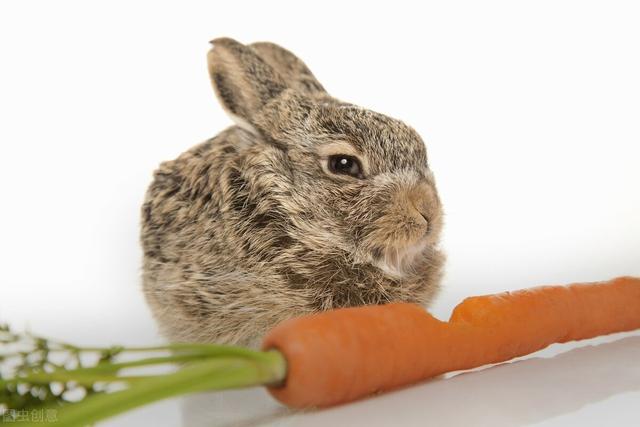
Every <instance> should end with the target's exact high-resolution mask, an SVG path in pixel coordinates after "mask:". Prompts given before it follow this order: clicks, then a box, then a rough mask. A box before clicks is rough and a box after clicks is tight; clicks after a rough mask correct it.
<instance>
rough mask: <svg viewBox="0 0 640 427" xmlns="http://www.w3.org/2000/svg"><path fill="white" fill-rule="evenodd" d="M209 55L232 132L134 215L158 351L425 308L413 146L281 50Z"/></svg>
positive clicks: (435, 223)
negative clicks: (404, 306) (394, 305)
mask: <svg viewBox="0 0 640 427" xmlns="http://www.w3.org/2000/svg"><path fill="white" fill-rule="evenodd" d="M212 43H213V46H214V47H213V48H212V49H211V51H210V52H209V55H208V61H209V72H210V75H211V81H212V84H213V87H214V89H215V92H216V94H217V96H218V99H219V100H220V102H221V103H222V106H223V107H224V109H225V110H226V111H227V112H228V113H229V114H230V115H231V117H232V118H233V120H234V121H235V122H236V125H235V126H232V127H230V128H228V129H226V130H224V131H223V132H221V133H220V134H219V135H217V136H216V137H214V138H212V139H210V140H208V141H206V142H204V143H201V144H200V145H197V146H195V147H193V148H192V149H190V150H189V151H187V152H185V153H184V154H182V155H181V156H180V157H178V158H177V159H175V160H172V161H168V162H164V163H162V164H161V165H160V167H159V169H158V170H157V171H156V172H155V174H154V180H153V183H152V184H151V186H150V187H149V190H148V192H147V194H146V198H145V202H144V205H143V207H142V235H141V240H142V246H143V249H144V265H143V282H144V291H145V294H146V298H147V301H148V303H149V305H150V306H151V308H152V311H153V313H154V316H155V318H156V320H157V321H158V323H159V325H160V328H161V331H162V332H163V333H164V335H165V336H167V338H169V339H171V340H174V341H203V342H217V343H226V344H243V345H256V344H257V343H258V339H259V338H260V337H261V336H262V334H264V332H266V330H268V329H269V328H271V327H272V326H274V325H275V324H276V323H277V322H280V321H282V320H284V319H287V318H290V317H293V316H297V315H302V314H307V313H312V312H316V311H319V310H328V309H332V308H337V307H347V306H356V305H363V304H382V303H386V302H389V301H409V302H415V303H419V304H427V303H429V302H430V301H431V300H432V299H433V297H434V295H435V294H436V292H437V290H438V287H439V282H440V278H441V271H442V265H443V261H444V256H443V254H442V253H441V252H440V250H439V249H438V242H439V235H440V230H441V227H442V216H443V215H442V208H441V204H440V200H439V198H438V193H437V191H436V186H435V182H434V178H433V175H432V173H431V171H430V169H429V166H428V163H427V154H426V149H425V145H424V143H423V141H422V139H421V138H420V136H419V135H418V134H417V133H416V132H415V131H414V130H413V129H412V128H410V127H409V126H407V125H405V124H404V123H402V122H400V121H398V120H395V119H392V118H390V117H387V116H384V115H382V114H378V113H375V112H372V111H369V110H366V109H363V108H360V107H357V106H355V105H352V104H348V103H345V102H342V101H339V100H337V99H335V98H333V97H331V96H330V95H328V94H327V92H325V90H324V88H323V87H322V85H321V84H320V83H319V82H318V81H317V80H316V79H315V77H314V76H313V75H312V74H311V72H310V71H309V69H308V68H307V67H306V65H305V64H304V63H303V62H302V61H301V60H300V59H298V58H297V57H296V56H294V55H293V54H292V53H291V52H289V51H287V50H285V49H283V48H281V47H280V46H277V45H275V44H272V43H254V44H251V45H243V44H241V43H239V42H237V41H235V40H232V39H228V38H221V39H216V40H214V41H213V42H212Z"/></svg>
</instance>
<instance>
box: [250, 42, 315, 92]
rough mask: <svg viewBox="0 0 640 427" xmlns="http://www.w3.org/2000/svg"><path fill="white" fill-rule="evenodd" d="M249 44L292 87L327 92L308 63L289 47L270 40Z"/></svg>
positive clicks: (300, 89) (303, 90)
mask: <svg viewBox="0 0 640 427" xmlns="http://www.w3.org/2000/svg"><path fill="white" fill-rule="evenodd" d="M249 46H251V47H252V48H253V49H254V50H255V51H256V52H258V54H259V55H260V56H261V57H262V59H264V60H265V61H266V62H267V63H269V65H271V66H272V67H273V68H274V69H275V70H277V72H278V73H279V74H280V75H281V76H282V78H283V79H284V80H285V81H286V82H287V84H288V85H289V86H290V87H292V88H294V89H296V90H297V91H299V92H302V93H306V94H314V93H326V91H325V90H324V88H323V87H322V85H321V84H320V82H319V81H318V80H317V79H316V78H315V77H314V76H313V73H311V70H309V68H308V67H307V66H306V64H305V63H304V62H302V60H301V59H300V58H298V57H297V56H295V55H294V54H293V53H291V52H290V51H288V50H287V49H285V48H283V47H281V46H278V45H277V44H274V43H269V42H258V43H252V44H250V45H249Z"/></svg>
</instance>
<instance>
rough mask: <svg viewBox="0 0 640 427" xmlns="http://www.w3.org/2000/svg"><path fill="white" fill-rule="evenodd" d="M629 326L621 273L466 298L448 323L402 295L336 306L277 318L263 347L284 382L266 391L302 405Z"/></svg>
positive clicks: (631, 306) (629, 284)
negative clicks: (283, 366)
mask: <svg viewBox="0 0 640 427" xmlns="http://www.w3.org/2000/svg"><path fill="white" fill-rule="evenodd" d="M637 328H640V278H632V277H621V278H618V279H614V280H612V281H609V282H599V283H590V284H574V285H570V286H566V287H565V286H544V287H538V288H532V289H526V290H522V291H517V292H506V293H502V294H496V295H487V296H480V297H472V298H467V299H466V300H464V301H463V302H462V303H461V304H459V305H458V306H457V307H456V308H455V309H454V311H453V314H452V315H451V318H450V320H449V322H442V321H440V320H438V319H436V318H434V317H433V316H431V315H430V314H428V313H427V312H426V311H425V310H424V309H423V308H421V307H420V306H418V305H415V304H408V303H392V304H386V305H380V306H366V307H358V308H345V309H338V310H333V311H329V312H324V313H319V314H315V315H311V316H304V317H299V318H296V319H291V320H288V321H285V322H283V323H281V324H280V325H278V326H276V327H275V328H274V329H273V330H272V331H271V332H270V333H269V334H267V336H266V337H265V339H264V341H263V348H264V349H272V348H275V349H277V350H279V351H280V352H282V353H283V354H284V356H285V358H286V360H287V370H288V371H287V379H286V381H285V383H284V384H282V385H280V386H278V387H274V386H272V387H270V388H269V391H270V393H271V394H272V395H273V396H274V397H275V398H276V399H278V400H280V401H281V402H283V403H284V404H286V405H288V406H291V407H297V408H305V407H311V406H321V407H322V406H330V405H335V404H339V403H345V402H349V401H352V400H355V399H358V398H360V397H364V396H366V395H369V394H371V393H375V392H377V391H386V390H391V389H394V388H397V387H401V386H404V385H407V384H411V383H415V382H417V381H420V380H424V379H427V378H431V377H434V376H437V375H440V374H443V373H445V372H450V371H457V370H463V369H472V368H476V367H479V366H482V365H486V364H490V363H498V362H504V361H507V360H509V359H512V358H514V357H518V356H524V355H526V354H529V353H531V352H534V351H537V350H540V349H542V348H545V347H547V346H548V345H550V344H553V343H562V342H567V341H571V340H579V339H586V338H592V337H595V336H598V335H603V334H610V333H614V332H623V331H629V330H633V329H637Z"/></svg>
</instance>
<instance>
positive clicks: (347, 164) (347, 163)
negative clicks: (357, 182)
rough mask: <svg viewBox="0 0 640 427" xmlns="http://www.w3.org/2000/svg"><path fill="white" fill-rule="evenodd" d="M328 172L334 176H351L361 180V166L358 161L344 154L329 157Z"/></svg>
mask: <svg viewBox="0 0 640 427" xmlns="http://www.w3.org/2000/svg"><path fill="white" fill-rule="evenodd" d="M329 171H330V172H332V173H336V174H342V175H351V176H353V177H356V178H362V166H360V161H359V160H358V159H357V158H355V157H353V156H347V155H344V154H337V155H334V156H330V157H329Z"/></svg>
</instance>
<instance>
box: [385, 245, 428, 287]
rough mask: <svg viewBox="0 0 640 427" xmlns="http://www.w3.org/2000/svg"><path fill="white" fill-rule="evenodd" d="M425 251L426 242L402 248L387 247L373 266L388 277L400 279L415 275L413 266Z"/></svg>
mask: <svg viewBox="0 0 640 427" xmlns="http://www.w3.org/2000/svg"><path fill="white" fill-rule="evenodd" d="M426 249H427V242H426V240H422V241H420V242H417V243H414V244H411V245H408V246H405V247H403V248H398V247H396V246H389V247H387V248H386V250H385V251H384V253H383V254H382V255H381V256H379V257H378V258H377V259H376V260H375V261H374V263H373V264H374V265H375V266H376V267H378V268H379V269H380V270H382V271H383V272H384V273H385V274H387V275H388V276H390V277H393V278H395V279H402V278H404V277H406V276H407V275H410V274H415V273H416V269H415V265H416V263H417V261H418V260H420V259H421V258H422V255H423V254H424V252H425V250H426Z"/></svg>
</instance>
